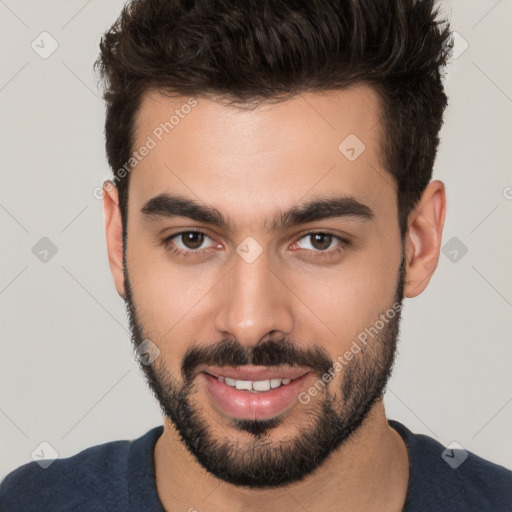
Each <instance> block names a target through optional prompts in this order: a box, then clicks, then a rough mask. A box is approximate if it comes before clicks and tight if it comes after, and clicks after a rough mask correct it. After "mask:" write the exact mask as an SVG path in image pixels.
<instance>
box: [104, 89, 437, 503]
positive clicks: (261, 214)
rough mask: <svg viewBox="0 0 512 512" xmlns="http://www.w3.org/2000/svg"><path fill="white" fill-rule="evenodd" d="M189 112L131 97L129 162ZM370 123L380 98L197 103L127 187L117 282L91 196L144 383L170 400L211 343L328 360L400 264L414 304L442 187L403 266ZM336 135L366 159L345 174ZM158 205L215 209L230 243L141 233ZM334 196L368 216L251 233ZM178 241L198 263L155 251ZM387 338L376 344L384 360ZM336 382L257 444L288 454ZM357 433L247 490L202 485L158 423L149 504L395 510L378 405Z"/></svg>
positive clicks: (215, 418) (156, 227)
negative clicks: (295, 474) (284, 343)
mask: <svg viewBox="0 0 512 512" xmlns="http://www.w3.org/2000/svg"><path fill="white" fill-rule="evenodd" d="M187 100H188V98H172V99H171V98H168V97H164V96H162V95H160V94H158V93H156V92H152V93H150V94H148V95H147V96H145V98H144V100H143V102H142V105H141V109H140V111H139V116H138V118H137V120H136V128H137V133H136V143H135V145H134V148H139V147H140V146H142V145H143V144H144V142H145V141H146V138H147V136H148V135H151V134H152V133H153V130H154V129H155V128H156V127H157V126H158V125H159V124H160V123H162V122H165V121H166V120H168V119H169V116H170V114H171V113H172V112H173V111H174V110H175V109H180V108H181V107H182V105H184V104H185V103H186V102H187ZM379 115H380V105H379V99H378V96H377V94H376V93H375V92H374V91H373V89H371V88H370V87H368V86H364V85H361V86H358V87H353V88H350V89H346V90H342V91H335V92H334V91H333V92H330V93H306V94H302V95H298V96H295V97H294V98H292V99H289V100H287V101H285V102H281V103H275V104H264V105H260V106H257V107H256V108H254V109H245V110H240V109H237V108H235V107H232V106H226V105H225V104H224V103H222V102H221V101H220V100H214V99H206V98H197V105H196V106H195V107H194V108H193V109H192V110H191V112H190V113H189V114H187V115H186V116H184V118H183V119H180V122H179V124H177V125H176V126H174V128H173V130H172V131H171V132H170V133H169V134H165V133H164V135H163V137H162V140H161V141H158V143H157V145H156V147H154V148H153V149H151V151H149V153H148V154H147V156H145V157H144V158H143V159H142V161H140V162H139V163H138V164H137V166H136V167H135V168H134V169H133V170H132V171H131V173H130V174H131V176H130V187H129V208H128V228H127V234H128V236H127V250H126V255H125V257H126V260H125V262H126V267H127V268H124V265H123V253H122V228H121V217H120V210H119V207H118V202H119V201H118V195H117V189H116V188H114V187H109V186H108V183H107V184H105V187H104V191H105V194H104V213H105V224H106V236H107V247H108V255H109V263H110V268H111V271H112V275H113V278H114V282H115V286H116V289H117V291H118V293H119V294H120V295H122V296H123V297H125V298H126V297H127V296H128V295H129V296H130V300H131V304H132V309H135V308H136V313H137V318H136V326H135V327H137V328H139V330H140V332H138V333H134V334H137V336H134V340H136V341H138V342H140V341H141V339H144V338H149V339H151V340H152V342H153V343H154V344H155V345H157V346H158V348H159V350H160V355H159V357H158V358H157V359H156V361H155V363H154V364H153V365H152V367H151V369H152V370H153V371H154V372H155V375H157V376H158V377H159V378H161V379H163V378H164V376H165V375H167V376H171V377H169V378H172V379H174V384H175V385H176V386H177V387H178V386H182V385H183V384H184V381H183V375H182V374H181V373H180V372H181V365H182V362H183V359H184V356H185V354H186V351H187V349H190V347H192V346H196V345H197V346H198V347H202V348H208V347H209V348H215V347H216V346H218V344H219V343H221V342H222V341H230V342H232V343H233V342H236V343H238V344H239V345H240V346H241V347H243V348H244V349H245V350H246V352H247V353H248V354H249V353H252V352H253V351H254V349H256V348H257V347H262V346H264V344H265V342H268V341H269V340H271V339H273V340H279V339H287V340H293V343H294V344H295V346H296V349H297V351H298V352H301V353H302V352H304V351H305V350H307V349H308V348H312V347H320V348H322V349H323V350H324V351H325V352H324V353H325V354H326V355H327V357H328V359H329V360H331V361H335V360H336V358H337V357H338V356H339V355H340V354H343V353H345V352H346V351H347V350H348V349H349V348H350V345H351V342H352V341H353V340H354V339H355V338H356V337H357V336H358V334H359V333H361V332H362V331H364V329H365V328H368V327H370V326H373V325H374V324H375V322H376V320H378V319H379V315H380V314H382V313H383V312H384V311H386V310H388V309H389V308H390V306H391V305H392V304H393V302H394V301H395V300H396V298H397V297H396V291H397V284H398V278H399V269H400V264H401V262H402V256H403V255H404V256H405V262H404V263H405V268H404V276H403V277H404V281H403V295H404V296H405V297H409V298H412V297H415V296H416V295H418V294H420V293H421V292H422V291H423V290H424V289H425V287H426V286H427V284H428V282H429V280H430V278H431V276H432V273H433V272H434V270H435V268H436V266H437V262H438V258H439V250H440V243H441V235H442V229H443V224H444V217H445V210H446V199H445V191H444V185H443V183H442V182H440V181H437V180H436V181H432V182H431V183H430V184H429V185H428V187H427V188H426V190H425V191H424V193H423V196H422V197H421V199H420V201H419V203H418V205H417V207H416V209H415V210H414V211H413V212H412V213H411V215H410V216H409V221H408V226H409V230H408V233H407V237H406V240H405V245H404V248H405V254H403V252H402V247H403V246H402V241H401V239H400V233H399V227H398V213H397V200H396V184H395V183H394V180H393V178H392V176H391V175H390V174H389V173H387V172H386V171H385V169H384V168H383V162H382V161H381V154H382V152H381V148H380V140H381V130H382V122H381V120H380V118H379ZM349 134H356V135H357V137H358V138H359V139H360V140H361V141H363V142H364V144H365V150H364V151H363V152H362V153H361V154H360V155H359V156H358V158H356V159H355V160H354V161H350V160H348V159H347V158H346V157H345V156H344V155H343V154H342V153H341V152H340V151H339V150H338V145H339V144H340V142H342V141H343V140H344V139H345V138H346V137H347V136H348V135H349ZM162 192H167V193H174V194H177V193H179V194H180V195H183V196H185V197H187V198H191V199H194V200H196V201H198V202H200V203H202V204H205V205H210V206H212V207H215V208H217V209H218V210H220V211H221V212H222V213H223V214H224V216H225V217H226V218H227V219H228V220H229V223H230V225H229V229H224V228H222V229H221V228H219V227H217V226H212V225H209V224H207V223H204V222H198V221H194V220H191V219H189V218H184V217H176V218H172V219H164V218H160V219H157V220H155V219H153V220H151V221H150V220H148V219H147V218H144V215H143V214H142V213H141V208H142V207H143V205H144V204H145V203H146V202H147V201H148V200H149V199H151V198H153V197H155V196H157V195H158V194H160V193H162ZM332 195H349V196H352V197H354V198H356V199H357V200H358V201H360V202H362V203H364V204H366V205H368V206H369V207H370V208H371V209H372V210H373V212H374V217H373V218H372V219H371V220H363V219H361V218H356V217H343V218H336V219H325V220H318V221H314V222H311V223H307V224H303V225H300V226H294V227H290V228H287V229H285V230H281V231H269V230H267V229H266V227H265V222H266V221H268V219H271V218H273V217H274V215H275V213H276V212H277V211H281V210H286V209H288V208H290V207H291V206H293V205H296V204H300V203H302V202H305V201H309V200H311V199H312V198H314V197H315V198H317V197H330V196H332ZM186 229H199V230H201V231H202V232H205V233H206V234H207V235H208V237H210V238H205V241H204V243H203V244H202V245H201V246H200V250H202V251H204V252H203V253H202V255H200V256H199V257H183V256H177V255H173V254H172V253H171V252H170V251H168V250H166V249H165V248H164V247H163V246H162V243H161V242H162V240H163V239H165V238H167V237H169V236H170V235H172V234H174V233H178V232H180V231H183V230H186ZM312 231H316V232H327V233H332V234H333V235H339V236H342V237H345V238H348V239H349V240H350V245H349V246H347V247H344V248H341V250H340V251H338V252H336V251H335V249H337V248H340V245H339V242H338V241H337V240H336V239H333V241H332V243H331V244H330V245H329V241H327V243H326V244H325V245H326V246H328V250H327V251H325V253H324V254H322V255H318V254H315V250H316V251H319V245H317V246H313V245H312V242H311V239H310V238H308V237H306V235H307V234H309V233H311V232H312ZM248 236H251V237H253V238H254V239H255V240H256V241H257V242H258V244H259V246H260V247H261V248H262V253H261V254H260V255H259V256H258V257H257V258H256V259H255V260H254V261H253V262H251V263H250V264H249V263H247V262H246V261H245V260H244V259H243V258H241V257H240V256H239V254H237V252H236V248H237V246H239V244H240V243H241V242H242V241H244V240H245V239H246V237H248ZM173 240H174V243H175V245H177V246H178V247H179V248H180V249H182V250H189V251H190V250H191V247H192V246H188V247H187V246H185V245H184V244H183V241H182V239H181V238H179V237H177V238H174V239H173ZM321 242H323V241H321ZM128 276H129V290H127V284H128V283H127V280H126V278H127V277H128ZM127 291H129V292H130V293H129V294H128V293H127ZM133 312H134V311H132V313H133ZM134 330H136V329H134V325H133V324H132V332H133V331H134ZM396 336H397V333H396V332H395V333H394V334H393V333H391V334H389V333H388V336H387V337H386V336H384V334H382V337H381V342H382V343H384V345H385V344H386V343H387V346H388V348H389V349H390V350H388V352H390V353H391V355H392V354H393V352H394V346H393V342H394V341H396ZM385 346H386V345H385ZM201 353H204V352H201ZM371 354H372V352H371V350H368V351H366V352H365V351H363V352H361V353H360V354H358V355H356V356H354V358H355V359H356V360H357V358H360V361H359V362H358V363H357V364H358V365H359V367H366V366H367V365H368V364H370V361H369V359H368V357H369V355H371ZM373 356H374V357H375V353H373ZM388 356H389V354H388ZM143 369H144V368H143ZM315 369H316V368H315ZM145 371H146V370H145ZM347 372H348V370H346V369H345V370H342V371H341V372H338V373H337V374H336V376H335V378H334V379H333V380H332V382H331V383H329V385H328V386H327V388H326V389H325V390H324V391H323V392H321V393H319V394H318V395H316V396H315V397H313V398H312V399H311V402H310V403H309V404H307V405H304V404H299V403H297V404H294V406H293V407H292V408H290V409H289V410H287V411H286V414H285V415H284V417H283V418H282V419H281V421H280V422H279V424H278V425H277V426H275V428H270V429H268V430H267V431H266V432H265V435H266V436H267V437H266V438H265V441H266V443H267V444H268V443H273V444H274V446H279V442H280V443H283V442H284V441H287V442H290V441H293V440H296V439H297V436H299V434H300V432H301V431H304V429H305V428H307V427H308V426H311V425H312V423H311V422H312V420H313V419H315V417H318V416H319V415H320V411H321V406H322V404H325V403H327V401H328V398H329V396H328V392H330V393H331V396H334V397H336V399H337V407H336V408H335V409H333V410H336V411H337V413H338V414H339V415H343V413H344V408H343V399H344V397H343V395H342V393H341V390H342V389H343V388H342V385H343V382H344V381H343V379H346V378H347ZM146 376H147V375H146ZM195 377H197V374H194V376H193V377H192V380H193V381H194V383H195V385H194V387H193V389H192V391H193V394H192V395H189V400H190V401H191V402H190V403H191V405H193V406H194V410H195V411H197V413H198V415H199V416H198V418H200V419H201V420H202V421H203V422H204V424H205V425H206V428H207V431H208V434H209V436H211V439H212V440H214V441H216V442H219V443H225V442H230V443H233V444H236V445H237V450H238V452H239V453H241V452H242V451H243V450H244V448H245V449H246V450H247V453H254V449H255V448H256V446H257V445H255V444H253V443H254V442H255V437H254V435H253V434H252V433H251V432H248V431H245V430H243V429H240V428H236V423H235V422H234V421H233V418H229V417H227V416H226V415H224V414H222V413H221V412H220V411H218V410H217V409H216V408H215V406H214V404H213V403H212V401H211V400H210V399H209V397H208V394H207V392H206V390H205V389H204V386H202V385H201V382H200V381H199V379H197V378H195ZM168 382H169V379H167V383H168ZM354 382H357V380H355V381H354ZM363 395H364V393H363ZM161 405H162V403H161ZM363 419H364V421H362V424H361V425H360V426H358V427H359V428H358V429H357V431H356V432H355V433H354V435H351V436H348V437H347V439H343V442H342V443H341V444H340V446H338V447H336V449H335V450H334V451H333V452H332V453H331V454H330V457H328V458H326V459H325V460H322V463H321V464H320V465H319V466H318V467H317V468H315V470H314V471H313V472H311V473H309V474H307V475H304V477H303V478H301V479H298V480H296V481H291V482H290V483H289V485H287V486H286V487H275V488H272V487H269V488H256V487H250V486H249V487H247V486H246V487H242V486H239V485H236V484H234V483H231V482H229V481H224V480H222V479H219V478H217V477H216V476H215V475H213V474H212V473H211V472H209V471H207V470H206V469H205V467H203V465H201V464H200V463H199V462H198V461H197V460H196V459H195V458H194V456H193V455H192V454H191V453H190V451H189V449H188V448H187V446H186V443H184V442H183V441H182V439H180V435H179V433H178V432H177V430H176V428H175V425H174V424H173V422H172V421H171V420H170V419H169V418H168V417H165V418H164V424H165V429H164V434H163V435H162V437H161V438H160V439H159V441H158V442H157V445H156V447H155V453H154V455H155V471H156V480H157V490H158V493H159V496H160V499H161V501H162V503H163V505H164V507H165V508H166V509H168V510H171V509H172V510H188V509H190V508H191V507H195V508H196V509H197V510H200V511H201V512H202V511H216V512H224V511H237V510H244V511H259V510H261V511H263V510H302V508H301V507H304V508H305V509H306V510H311V511H316V510H318V511H320V510H322V511H334V510H336V511H339V510H351V511H363V510H368V511H369V510H372V511H374V510H386V511H388V510H389V511H395V510H396V511H399V510H401V509H402V507H403V503H404V500H405V495H406V489H407V482H408V457H407V450H406V448H405V445H404V444H403V442H402V440H401V438H400V436H399V435H398V434H397V433H396V432H395V431H394V430H393V429H391V428H390V427H389V426H388V424H387V419H386V416H385V411H384V405H383V403H382V400H381V399H380V398H378V399H376V400H375V401H374V402H373V404H372V405H371V409H370V411H369V412H368V414H367V415H366V417H365V418H363ZM324 428H325V427H324ZM260 449H262V448H261V447H260ZM239 462H240V461H239Z"/></svg>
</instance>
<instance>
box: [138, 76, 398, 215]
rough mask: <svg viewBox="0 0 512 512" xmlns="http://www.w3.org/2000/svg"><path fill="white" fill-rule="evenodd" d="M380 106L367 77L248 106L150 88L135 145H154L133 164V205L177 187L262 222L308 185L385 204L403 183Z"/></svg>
mask: <svg viewBox="0 0 512 512" xmlns="http://www.w3.org/2000/svg"><path fill="white" fill-rule="evenodd" d="M380 116H381V108H380V103H379V97H378V95H377V93H376V92H375V91H374V90H373V89H372V88H370V87H368V86H365V85H360V86H358V87H353V88H350V89H344V90H341V91H330V92H326V93H318V92H315V93H304V94H300V95H297V96H294V97H293V98H291V99H288V100H285V101H282V102H279V103H261V104H259V105H256V106H252V107H248V106H246V107H245V108H238V107H237V106H233V105H229V104H227V103H226V102H225V101H221V100H214V99H209V98H205V97H201V96H199V97H194V98H190V97H173V98H170V97H166V96H164V95H162V94H159V93H157V92H151V93H149V94H146V95H145V96H144V97H143V99H142V102H141V106H140V109H139V111H138V113H137V116H136V119H135V143H134V147H133V148H132V149H133V150H134V151H136V152H139V153H141V152H142V151H140V150H141V149H142V148H143V147H144V146H146V147H148V148H150V149H149V150H147V151H143V152H144V153H145V156H144V157H143V158H140V160H138V161H137V163H136V165H135V166H134V167H133V170H132V171H131V177H130V194H129V196H130V209H132V205H133V206H135V208H137V209H140V207H141V206H142V205H143V204H144V203H146V202H147V201H148V200H149V199H151V198H152V197H155V196H157V195H159V194H161V193H165V192H168V193H171V192H172V193H178V194H181V195H184V196H187V197H190V198H193V199H195V200H198V201H200V202H204V203H206V204H208V205H211V206H213V207H216V208H217V209H219V210H224V211H226V205H230V206H231V207H232V208H233V209H234V210H233V211H235V210H236V214H237V216H244V217H245V218H246V219H247V220H248V221H249V220H250V219H252V220H254V221H255V222H257V221H258V220H259V218H260V217H261V216H264V213H265V211H266V210H269V211H270V209H273V210H275V208H276V207H282V208H284V207H285V206H287V205H290V204H295V203H297V202H298V201H300V200H301V198H305V199H306V198H307V196H308V194H310V195H314V196H324V197H328V196H329V194H330V193H332V194H333V195H340V194H344V195H348V196H351V197H355V198H357V199H358V200H361V201H362V202H366V203H373V206H374V209H376V210H378V209H379V204H378V203H379V202H383V203H385V202H386V201H388V202H389V201H391V202H394V199H395V198H394V194H395V193H396V187H395V184H394V180H393V179H392V178H391V176H390V175H389V174H388V173H387V172H386V171H385V170H384V168H383V162H382V158H381V156H382V151H381V131H382V121H381V119H380ZM382 206H385V204H382ZM388 206H389V205H388ZM227 216H228V217H229V213H228V214H227Z"/></svg>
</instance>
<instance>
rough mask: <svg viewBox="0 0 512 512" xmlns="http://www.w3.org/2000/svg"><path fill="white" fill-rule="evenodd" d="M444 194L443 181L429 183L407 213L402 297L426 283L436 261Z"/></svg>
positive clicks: (439, 244)
mask: <svg viewBox="0 0 512 512" xmlns="http://www.w3.org/2000/svg"><path fill="white" fill-rule="evenodd" d="M445 215H446V194H445V187H444V184H443V182H441V181H439V180H435V181H432V182H430V183H429V184H428V185H427V187H426V189H425V191H424V192H423V194H422V196H421V198H420V200H419V202H418V204H417V206H416V208H415V209H414V210H413V211H412V212H411V214H410V215H409V221H408V233H407V238H406V277H405V284H404V295H405V297H409V298H412V297H416V296H417V295H419V294H420V293H421V292H422V291H423V290H424V289H425V288H426V287H427V285H428V283H429V281H430V279H431V277H432V275H433V273H434V271H435V269H436V267H437V263H438V261H439V253H440V250H441V239H442V234H443V226H444V219H445Z"/></svg>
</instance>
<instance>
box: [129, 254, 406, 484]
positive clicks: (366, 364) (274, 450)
mask: <svg viewBox="0 0 512 512" xmlns="http://www.w3.org/2000/svg"><path fill="white" fill-rule="evenodd" d="M123 252H124V251H123ZM123 260H124V286H125V293H124V296H123V298H124V300H125V303H126V307H127V313H128V317H129V320H130V329H131V333H132V341H133V343H134V346H135V347H137V346H139V345H140V343H142V341H143V340H144V339H147V338H146V337H145V336H144V334H143V333H144V332H146V330H145V328H144V326H143V325H142V324H141V322H140V320H139V316H138V314H137V308H136V305H135V303H134V300H133V295H132V288H131V285H130V279H129V275H128V269H127V265H126V258H125V257H123ZM398 274H399V277H398V280H397V285H396V290H395V299H394V306H395V307H394V308H393V309H392V305H389V308H387V309H386V310H385V311H391V310H393V312H394V313H396V314H394V315H393V317H392V318H391V319H389V321H388V322H382V321H381V323H384V326H383V328H382V329H381V330H380V332H378V334H377V335H375V336H374V335H372V339H371V340H370V341H369V342H368V343H365V344H364V346H363V347H360V348H361V350H360V351H359V352H358V353H357V354H354V357H353V358H351V360H350V361H348V362H347V361H346V362H345V363H346V364H345V365H344V366H343V369H342V370H341V378H340V380H339V384H336V383H337V382H338V380H336V379H332V380H331V381H330V382H328V383H327V384H325V388H324V389H325V393H324V394H323V395H322V396H321V394H320V393H319V394H318V395H317V396H316V398H315V399H314V400H311V401H310V402H309V404H308V406H307V407H308V409H307V411H306V410H305V411H304V418H305V419H304V421H307V423H306V424H305V425H304V424H303V423H302V422H301V424H300V425H298V426H297V427H298V428H297V429H296V435H294V436H292V437H289V436H288V437H286V438H283V439H278V440H275V441H273V440H272V431H274V429H276V428H277V427H279V426H280V425H281V424H285V422H286V418H287V413H283V414H282V415H278V416H275V417H272V418H269V419H260V420H257V419H254V420H252V419H237V418H231V419H230V426H231V428H233V429H235V430H237V431H239V432H245V433H246V435H249V437H250V441H249V442H247V443H245V444H243V445H242V446H241V445H240V443H239V442H238V441H236V440H234V436H233V434H232V433H230V432H228V431H227V429H226V435H225V437H219V436H215V435H214V434H213V433H212V429H211V428H210V427H209V423H208V421H207V420H208V417H209V415H208V413H207V411H204V410H201V408H200V407H198V406H197V404H196V403H194V400H193V398H194V395H195V394H196V393H197V385H196V384H197V380H196V377H197V376H198V368H199V367H202V366H203V365H208V366H210V365H211V366H244V365H248V364H251V365H258V366H260V365H261V366H271V367H276V366H279V365H290V366H300V367H304V368H310V369H311V370H312V371H314V372H315V373H316V374H317V375H318V376H319V378H320V377H321V376H322V375H326V374H327V372H329V370H331V372H330V373H331V374H334V372H333V370H332V369H333V366H334V361H332V360H331V358H330V357H329V355H328V353H327V352H326V351H325V349H324V348H323V347H320V346H317V345H314V346H312V347H311V348H308V349H302V348H300V345H299V344H297V343H296V342H293V341H291V340H290V339H269V340H268V341H266V342H262V343H261V344H258V345H257V346H255V347H245V346H243V345H241V344H240V343H238V342H236V341H233V340H222V341H220V342H219V343H217V344H215V345H213V346H212V345H208V346H201V345H196V344H192V345H191V346H189V348H188V349H187V351H186V353H185V356H184V357H183V361H182V364H181V375H180V378H178V377H177V375H176V372H173V371H171V370H170V369H169V368H168V367H167V366H166V363H165V361H164V360H163V359H164V358H163V357H157V358H156V359H155V360H154V361H153V362H152V363H151V364H144V363H143V362H141V360H140V359H139V365H140V368H141V370H142V372H143V374H144V376H145V379H146V382H147V384H148V386H149V388H150V390H151V391H152V393H153V394H154V396H155V397H156V399H157V401H158V404H159V405H160V408H161V410H162V413H163V414H164V416H165V417H166V418H168V419H169V420H170V421H171V422H172V424H173V426H174V428H175V430H176V431H177V433H178V434H179V437H180V440H181V442H182V443H183V444H184V445H185V447H186V448H187V449H188V451H189V452H190V453H191V455H192V456H193V457H194V458H195V460H196V461H197V462H198V463H199V464H200V465H201V466H202V467H203V468H204V469H205V470H206V471H208V472H209V473H210V474H212V475H213V476H215V477H217V478H218V479H220V480H222V481H224V482H227V483H230V484H233V485H236V486H243V487H247V488H252V489H264V488H267V489H271V488H278V487H283V486H286V485H289V484H291V483H293V482H297V481H299V480H302V479H303V478H304V477H306V476H307V475H309V474H311V473H312V472H313V471H315V470H316V469H317V468H319V467H320V466H321V465H322V464H323V463H324V462H325V461H326V460H327V458H328V457H329V456H330V455H331V454H332V453H333V452H334V451H335V450H337V449H338V448H339V447H340V446H342V445H343V444H344V443H346V442H347V440H348V439H350V438H351V436H353V435H354V433H355V432H356V431H357V430H358V429H359V428H360V427H361V425H362V424H363V422H364V420H365V418H366V417H367V416H368V414H369V412H370V411H371V409H372V408H373V406H374V405H375V403H376V402H377V401H379V400H381V399H382V398H383V396H384V392H385V388H386V384H387V382H388V380H389V377H390V376H391V372H392V368H393V364H394V360H395V353H396V345H397V341H398V336H399V324H400V316H401V315H400V311H401V307H400V308H396V305H397V304H399V305H400V306H401V304H402V300H403V286H404V279H405V256H404V252H403V251H402V263H401V265H400V269H399V272H398ZM395 308H396V309H398V311H396V309H395ZM385 311H383V312H382V313H385ZM380 318H382V314H381V316H380ZM388 318H389V317H388ZM157 345H158V343H157ZM335 386H337V389H336V388H335V389H332V388H334V387H335ZM297 406H298V407H306V405H304V404H302V405H299V404H297V405H296V407H295V408H294V410H295V409H296V408H297ZM211 423H215V424H216V425H218V421H214V420H213V421H212V422H211Z"/></svg>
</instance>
